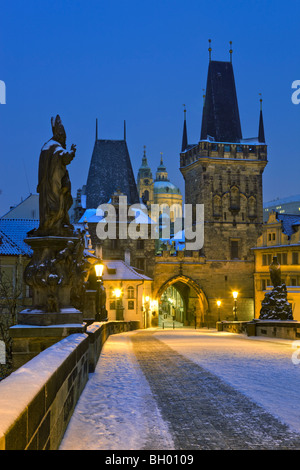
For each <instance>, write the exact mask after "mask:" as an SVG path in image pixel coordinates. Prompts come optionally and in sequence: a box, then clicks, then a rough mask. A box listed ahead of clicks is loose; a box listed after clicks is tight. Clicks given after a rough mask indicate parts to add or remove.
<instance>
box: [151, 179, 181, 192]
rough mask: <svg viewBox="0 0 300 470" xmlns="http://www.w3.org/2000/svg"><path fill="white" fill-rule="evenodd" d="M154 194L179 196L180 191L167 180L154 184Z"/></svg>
mask: <svg viewBox="0 0 300 470" xmlns="http://www.w3.org/2000/svg"><path fill="white" fill-rule="evenodd" d="M153 189H154V194H181V192H180V189H179V188H178V187H177V186H175V184H173V183H171V182H170V181H167V180H160V181H155V182H154V188H153Z"/></svg>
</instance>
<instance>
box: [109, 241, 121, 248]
mask: <svg viewBox="0 0 300 470" xmlns="http://www.w3.org/2000/svg"><path fill="white" fill-rule="evenodd" d="M118 242H119V240H117V239H112V240H110V249H111V250H116V249H117V248H118Z"/></svg>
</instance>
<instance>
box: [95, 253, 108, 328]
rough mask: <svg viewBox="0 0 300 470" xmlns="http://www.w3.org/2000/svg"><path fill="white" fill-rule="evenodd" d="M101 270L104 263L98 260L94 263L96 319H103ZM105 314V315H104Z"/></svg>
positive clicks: (103, 303)
mask: <svg viewBox="0 0 300 470" xmlns="http://www.w3.org/2000/svg"><path fill="white" fill-rule="evenodd" d="M103 270H104V264H103V263H102V261H99V262H98V263H96V264H95V272H96V277H97V300H96V317H95V320H96V321H105V320H106V318H104V314H105V311H106V310H105V288H104V286H103V279H102V275H103ZM105 316H106V315H105Z"/></svg>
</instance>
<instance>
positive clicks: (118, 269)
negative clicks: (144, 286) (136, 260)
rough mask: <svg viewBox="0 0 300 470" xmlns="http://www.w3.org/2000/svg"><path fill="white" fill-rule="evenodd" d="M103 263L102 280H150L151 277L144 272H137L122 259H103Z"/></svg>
mask: <svg viewBox="0 0 300 470" xmlns="http://www.w3.org/2000/svg"><path fill="white" fill-rule="evenodd" d="M103 263H104V265H105V267H106V268H105V269H104V273H103V281H113V280H123V281H125V280H127V281H129V280H130V281H140V280H145V281H151V280H152V279H151V278H150V277H148V276H145V275H144V274H141V273H138V272H137V271H136V270H135V269H134V268H133V267H132V266H129V265H128V264H126V263H125V262H124V261H122V260H116V261H105V260H104V261H103Z"/></svg>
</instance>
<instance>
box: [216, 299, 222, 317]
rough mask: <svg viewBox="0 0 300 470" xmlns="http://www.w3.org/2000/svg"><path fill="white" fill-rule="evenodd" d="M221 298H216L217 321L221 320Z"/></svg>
mask: <svg viewBox="0 0 300 470" xmlns="http://www.w3.org/2000/svg"><path fill="white" fill-rule="evenodd" d="M221 303H222V302H221V300H217V306H218V321H221V316H220V307H221Z"/></svg>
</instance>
